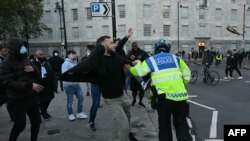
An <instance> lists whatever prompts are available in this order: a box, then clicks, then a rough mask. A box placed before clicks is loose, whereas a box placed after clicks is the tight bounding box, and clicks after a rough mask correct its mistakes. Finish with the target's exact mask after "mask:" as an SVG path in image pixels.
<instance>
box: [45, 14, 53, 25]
mask: <svg viewBox="0 0 250 141" xmlns="http://www.w3.org/2000/svg"><path fill="white" fill-rule="evenodd" d="M51 22H52V15H51V11H45V23H51Z"/></svg>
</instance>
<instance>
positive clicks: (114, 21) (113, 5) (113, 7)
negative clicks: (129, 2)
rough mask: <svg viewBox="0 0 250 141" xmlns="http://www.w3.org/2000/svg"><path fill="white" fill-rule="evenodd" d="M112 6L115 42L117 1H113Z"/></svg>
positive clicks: (114, 37) (114, 38)
mask: <svg viewBox="0 0 250 141" xmlns="http://www.w3.org/2000/svg"><path fill="white" fill-rule="evenodd" d="M111 4H112V27H113V40H114V41H115V40H116V17H115V16H116V15H115V0H111Z"/></svg>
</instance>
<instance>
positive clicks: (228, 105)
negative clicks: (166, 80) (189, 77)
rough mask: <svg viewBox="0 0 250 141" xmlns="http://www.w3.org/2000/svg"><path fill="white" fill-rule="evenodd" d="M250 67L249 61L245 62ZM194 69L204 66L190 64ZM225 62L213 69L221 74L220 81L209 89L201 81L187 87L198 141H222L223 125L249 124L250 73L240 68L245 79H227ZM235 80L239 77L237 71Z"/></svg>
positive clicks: (212, 67) (212, 68)
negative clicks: (225, 78)
mask: <svg viewBox="0 0 250 141" xmlns="http://www.w3.org/2000/svg"><path fill="white" fill-rule="evenodd" d="M243 64H244V65H249V63H248V61H244V62H243ZM190 68H191V70H194V69H197V68H201V66H197V65H192V64H190ZM224 69H225V62H222V64H221V65H220V66H219V67H217V68H216V67H215V66H214V65H213V66H211V69H210V70H216V71H218V72H219V74H220V77H221V81H220V82H219V84H218V85H216V86H209V85H206V84H204V83H203V82H202V79H199V80H198V81H197V82H196V83H195V84H194V85H192V84H189V85H188V91H189V95H190V97H191V98H190V116H191V121H192V126H193V130H194V133H195V138H196V141H222V140H223V138H224V137H223V136H224V129H223V128H224V125H227V124H240V125H242V124H248V125H249V124H250V118H249V117H250V110H249V106H250V92H249V90H250V70H247V69H240V70H241V73H242V75H243V77H244V78H243V79H242V80H237V79H234V80H224V79H223V78H224V77H225V73H224ZM233 75H234V78H237V77H238V74H237V73H236V72H234V73H233Z"/></svg>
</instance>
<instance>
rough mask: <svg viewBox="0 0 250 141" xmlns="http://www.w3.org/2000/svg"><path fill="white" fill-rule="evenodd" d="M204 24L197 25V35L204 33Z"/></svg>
mask: <svg viewBox="0 0 250 141" xmlns="http://www.w3.org/2000/svg"><path fill="white" fill-rule="evenodd" d="M206 33H207V32H206V25H203V24H200V25H199V31H198V35H202V36H204V35H206Z"/></svg>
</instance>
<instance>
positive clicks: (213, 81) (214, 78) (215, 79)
mask: <svg viewBox="0 0 250 141" xmlns="http://www.w3.org/2000/svg"><path fill="white" fill-rule="evenodd" d="M219 81H220V75H219V73H218V72H217V71H209V73H208V76H207V84H209V85H217V84H218V83H219Z"/></svg>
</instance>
